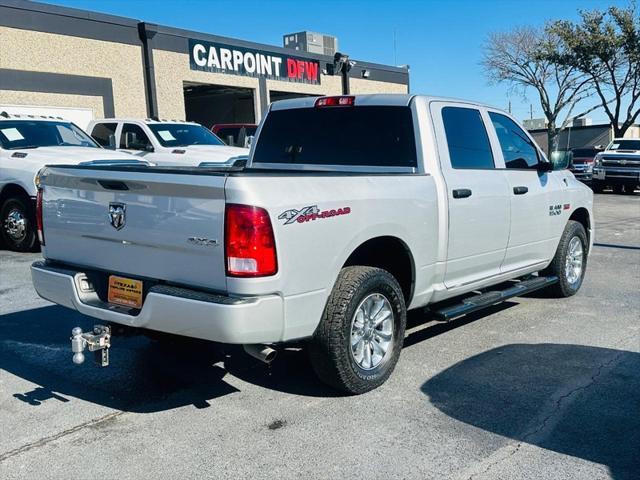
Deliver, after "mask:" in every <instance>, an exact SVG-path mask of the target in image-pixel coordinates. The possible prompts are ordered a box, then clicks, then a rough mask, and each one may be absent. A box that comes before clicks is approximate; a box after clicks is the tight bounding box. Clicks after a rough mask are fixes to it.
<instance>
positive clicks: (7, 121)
mask: <svg viewBox="0 0 640 480" xmlns="http://www.w3.org/2000/svg"><path fill="white" fill-rule="evenodd" d="M95 161H99V162H114V161H118V162H121V161H124V162H127V163H130V162H134V163H137V162H138V160H136V158H135V157H132V156H131V155H127V154H126V153H119V152H112V151H109V150H105V149H103V148H100V146H99V145H97V144H96V142H94V141H93V140H92V139H91V138H90V137H89V136H88V135H87V134H86V133H84V132H83V131H82V130H81V129H80V128H78V127H77V126H76V125H74V124H73V123H71V122H68V121H65V120H63V119H62V118H53V117H44V118H42V117H34V116H31V117H30V116H25V115H9V114H7V113H6V112H2V113H0V246H2V244H4V246H6V247H7V248H9V249H11V250H15V251H18V252H24V251H30V250H33V249H34V248H35V247H36V246H37V239H36V227H35V208H34V206H35V198H36V186H35V182H34V180H35V178H36V174H37V173H38V171H39V170H40V169H41V168H42V167H44V166H45V165H52V164H56V163H64V164H77V163H85V162H95ZM140 162H142V163H147V162H144V161H140Z"/></svg>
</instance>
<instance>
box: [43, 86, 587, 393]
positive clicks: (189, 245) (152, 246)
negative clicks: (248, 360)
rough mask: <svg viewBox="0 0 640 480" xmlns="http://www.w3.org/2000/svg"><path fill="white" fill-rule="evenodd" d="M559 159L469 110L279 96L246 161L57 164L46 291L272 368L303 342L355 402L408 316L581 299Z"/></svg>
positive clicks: (582, 247) (503, 121) (434, 101)
mask: <svg viewBox="0 0 640 480" xmlns="http://www.w3.org/2000/svg"><path fill="white" fill-rule="evenodd" d="M565 167H566V165H555V166H554V165H552V164H551V163H549V162H548V161H547V160H546V158H545V157H544V155H543V153H542V152H541V151H540V149H539V148H538V147H537V146H536V145H535V143H534V142H533V140H532V139H531V137H530V136H529V135H528V134H527V132H526V131H525V130H523V129H522V128H521V127H520V126H519V125H518V124H517V123H516V122H515V121H514V120H513V119H512V118H511V117H510V116H509V115H508V114H506V113H504V112H502V111H499V110H496V109H493V108H490V107H485V106H481V105H477V104H474V103H468V102H463V101H456V100H446V99H440V98H432V97H424V96H413V95H362V96H355V97H354V96H340V97H320V98H305V99H295V100H285V101H281V102H276V103H274V104H272V105H271V107H270V110H269V112H268V114H267V115H266V117H265V119H264V120H263V122H262V124H261V126H260V128H259V131H258V133H257V137H256V142H255V143H254V145H253V146H252V152H251V155H250V158H249V162H248V164H247V165H246V167H245V168H244V169H240V168H233V169H228V170H226V171H225V170H222V169H218V170H216V169H202V168H201V169H195V168H174V169H166V168H165V169H162V168H159V167H150V168H147V169H141V168H133V167H122V168H115V167H76V166H57V167H50V168H47V169H46V170H44V171H43V172H42V173H41V190H40V194H39V205H40V209H39V210H40V211H41V226H42V232H41V234H42V239H43V241H44V246H43V253H44V257H45V260H44V261H40V262H36V263H34V264H33V266H32V276H33V283H34V285H35V288H36V290H37V292H38V293H39V294H40V295H41V296H42V297H43V298H45V299H48V300H51V301H53V302H55V303H58V304H60V305H64V306H66V307H69V308H71V309H75V310H78V311H79V312H81V313H84V314H86V315H89V316H92V317H95V318H98V319H101V320H104V321H107V322H115V323H117V324H123V325H129V326H133V327H142V328H145V329H151V330H157V331H161V332H169V333H173V334H178V335H186V336H190V337H196V338H201V339H208V340H213V341H217V342H225V343H231V344H243V345H245V349H246V350H247V351H248V352H249V353H251V354H253V355H254V356H256V357H258V358H261V359H264V360H266V361H268V360H270V359H271V358H272V357H273V355H274V352H275V351H276V350H277V348H279V347H280V346H281V345H284V344H286V343H287V342H291V341H299V340H301V339H304V340H306V341H308V343H307V345H308V351H309V353H310V357H311V359H312V364H313V368H314V370H315V371H316V372H317V374H318V375H319V377H320V378H321V379H322V380H323V381H325V382H327V383H328V384H330V385H333V386H334V387H336V388H338V389H341V390H343V391H346V392H349V393H362V392H365V391H368V390H371V389H373V388H376V387H377V386H379V385H381V384H382V383H383V382H384V381H385V380H386V379H387V378H388V376H389V375H390V374H391V371H392V370H393V369H394V366H395V364H396V362H397V360H398V356H399V355H400V351H401V348H402V343H403V339H404V331H405V323H406V313H407V310H408V309H419V308H425V307H429V311H430V315H432V316H433V317H434V318H438V319H441V320H449V319H451V318H456V317H458V316H460V315H464V314H466V313H468V312H471V311H473V310H477V309H479V308H482V307H485V306H487V305H493V304H495V303H498V302H500V301H502V300H504V299H506V298H510V297H513V296H516V295H521V294H523V293H527V292H530V291H532V290H536V289H541V288H546V289H547V290H548V292H549V293H550V294H552V295H556V296H569V295H573V294H575V293H576V292H577V291H578V289H579V288H580V286H581V284H582V281H583V277H584V274H585V269H586V265H587V257H588V254H589V252H590V249H591V245H592V241H593V236H594V230H593V228H594V227H593V224H594V223H593V215H592V202H593V194H592V192H591V190H590V189H589V188H588V187H586V186H584V185H583V184H582V183H580V182H579V181H577V180H576V179H575V178H574V177H573V175H572V174H571V173H570V172H569V171H568V170H566V169H565ZM507 281H508V283H507V284H506V285H505V282H507ZM454 297H455V298H454ZM445 300H447V301H446V302H443V301H445ZM79 333H80V332H75V334H74V338H76V340H78V339H79ZM91 335H93V334H91ZM91 335H89V336H87V338H88V341H89V345H90V346H92V347H93V348H100V347H101V345H106V346H108V345H109V343H108V342H107V341H106V340H105V337H104V336H101V337H100V339H101V340H100V342H102V343H100V344H99V343H97V341H96V340H95V336H91ZM101 335H102V334H101ZM80 343H81V342H80ZM78 351H79V349H75V350H74V352H78ZM80 360H81V359H80Z"/></svg>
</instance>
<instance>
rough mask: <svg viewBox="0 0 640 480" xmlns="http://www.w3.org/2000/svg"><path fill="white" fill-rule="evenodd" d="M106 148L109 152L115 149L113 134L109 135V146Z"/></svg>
mask: <svg viewBox="0 0 640 480" xmlns="http://www.w3.org/2000/svg"><path fill="white" fill-rule="evenodd" d="M107 148H109V149H111V150H115V149H116V135H115V134H114V133H112V134H111V135H109V146H108V147H107Z"/></svg>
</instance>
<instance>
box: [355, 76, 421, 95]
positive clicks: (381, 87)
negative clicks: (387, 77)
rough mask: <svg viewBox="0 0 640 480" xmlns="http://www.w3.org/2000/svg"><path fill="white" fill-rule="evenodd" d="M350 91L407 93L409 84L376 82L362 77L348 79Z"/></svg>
mask: <svg viewBox="0 0 640 480" xmlns="http://www.w3.org/2000/svg"><path fill="white" fill-rule="evenodd" d="M349 86H350V88H351V93H353V94H357V93H409V86H408V85H403V84H400V83H391V82H377V81H375V80H365V79H363V78H351V79H349Z"/></svg>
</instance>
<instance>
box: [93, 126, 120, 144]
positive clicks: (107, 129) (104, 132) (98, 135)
mask: <svg viewBox="0 0 640 480" xmlns="http://www.w3.org/2000/svg"><path fill="white" fill-rule="evenodd" d="M117 126H118V124H117V123H97V124H95V125H94V127H93V130H92V131H91V136H92V137H93V139H94V140H95V141H96V142H98V143H99V144H100V145H101V146H103V147H105V148H110V147H111V143H110V137H111V136H112V135H113V138H114V139H115V135H116V128H117ZM113 146H114V147H115V144H114V145H113Z"/></svg>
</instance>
